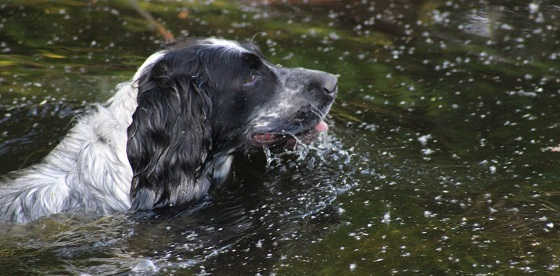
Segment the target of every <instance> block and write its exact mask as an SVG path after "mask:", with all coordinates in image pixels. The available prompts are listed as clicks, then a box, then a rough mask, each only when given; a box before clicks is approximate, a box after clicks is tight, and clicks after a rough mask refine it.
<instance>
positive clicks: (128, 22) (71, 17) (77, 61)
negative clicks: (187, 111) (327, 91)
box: [0, 0, 560, 275]
mask: <svg viewBox="0 0 560 276" xmlns="http://www.w3.org/2000/svg"><path fill="white" fill-rule="evenodd" d="M305 2H306V3H304V1H287V2H285V3H284V1H269V3H268V4H261V3H257V2H253V1H239V2H236V1H175V2H163V1H150V2H139V7H140V8H141V9H143V10H144V11H147V12H149V13H150V14H151V15H152V16H153V17H154V18H155V19H156V20H158V22H161V24H163V26H164V27H165V28H166V29H168V31H169V32H170V33H172V34H173V35H175V36H177V37H178V36H185V35H188V36H199V37H206V36H220V37H226V38H230V39H241V40H244V39H254V41H255V42H256V43H257V44H259V45H260V47H261V48H262V50H263V52H264V53H265V55H266V56H268V57H269V58H270V60H271V61H272V62H274V63H280V64H283V65H284V66H303V67H308V68H315V69H319V70H325V71H329V72H332V73H337V74H340V75H341V77H340V84H339V88H340V93H339V97H338V99H337V102H336V103H335V106H334V107H333V110H332V111H331V116H330V118H329V120H328V123H329V134H328V136H327V137H322V139H321V140H320V141H319V142H318V143H316V144H314V145H313V146H312V147H301V146H300V147H299V149H298V150H297V151H296V152H295V153H294V152H292V153H285V152H282V151H280V152H278V151H272V152H267V151H264V152H265V153H266V154H265V153H263V151H258V150H257V151H254V152H251V153H249V156H237V158H236V161H235V162H234V168H233V173H232V178H231V180H230V182H229V183H228V185H226V186H224V187H223V188H221V189H219V190H217V191H215V192H214V193H213V194H212V197H211V198H209V199H207V200H205V201H203V202H201V203H200V204H198V205H197V206H194V207H193V208H191V209H185V210H173V211H170V212H167V213H157V214H156V213H151V212H147V213H138V214H116V215H114V216H108V217H103V218H93V217H76V216H74V217H73V216H71V215H59V216H54V217H50V218H45V219H42V220H40V221H38V222H35V223H31V224H28V225H18V226H13V225H0V232H1V233H2V234H1V235H0V269H1V271H3V273H6V274H9V275H13V274H22V273H39V272H42V273H47V274H65V273H70V274H78V273H86V274H91V275H94V274H132V275H135V274H136V275H150V274H164V275H165V274H169V273H171V272H173V273H175V274H181V275H182V274H187V275H188V274H207V273H209V274H217V275H237V274H261V275H268V274H271V273H276V274H278V275H285V274H287V275H304V274H312V275H313V274H316V275H335V274H357V275H371V274H373V275H387V274H412V273H417V274H434V275H441V274H477V273H478V274H506V275H511V274H523V273H531V272H532V273H537V274H545V273H551V274H556V273H558V266H559V265H560V259H559V256H558V252H560V243H559V242H558V241H559V240H558V234H559V233H558V228H559V226H560V217H559V215H558V214H559V211H560V193H559V188H558V183H559V180H560V173H559V172H560V170H559V168H560V166H559V165H560V164H559V161H558V152H557V151H558V150H557V147H558V146H559V145H560V140H559V138H558V137H560V131H559V127H560V115H559V112H558V106H559V104H560V100H559V97H560V65H559V59H560V51H559V50H558V49H560V47H559V46H560V45H559V44H560V37H559V35H558V34H559V33H560V32H559V28H560V23H558V22H559V20H558V18H559V17H560V5H558V4H557V3H556V2H555V1H546V0H543V1H466V0H465V1H460V0H452V1H437V0H425V1H406V0H393V1H305ZM164 40H165V38H164V37H163V36H162V35H161V34H159V33H158V32H156V31H154V30H153V29H152V28H151V27H150V25H149V23H148V22H147V21H146V20H145V19H143V17H141V16H140V15H139V13H138V11H137V10H135V8H134V6H132V5H131V4H130V2H127V1H82V2H79V1H58V2H37V1H8V2H3V3H0V174H7V173H8V172H10V171H14V170H16V169H18V168H24V167H26V166H28V165H30V164H33V163H35V162H38V161H39V160H40V159H41V157H43V156H44V155H45V154H46V153H47V152H48V151H49V150H50V149H52V148H53V147H54V146H55V145H56V143H57V142H58V141H60V139H61V138H62V137H63V135H64V133H66V131H67V130H68V129H69V128H70V127H71V126H72V123H73V118H76V116H79V115H80V114H82V113H83V112H84V111H86V110H87V109H88V108H89V105H90V104H91V103H95V102H100V101H104V100H105V99H107V98H108V97H110V95H111V93H113V92H114V87H115V85H116V84H117V83H118V82H120V81H123V80H126V79H128V78H130V77H131V76H132V74H133V73H134V72H135V70H136V68H137V66H138V65H139V64H140V63H141V62H142V61H143V60H144V59H145V58H146V57H147V56H148V55H149V54H150V53H152V52H153V51H155V50H156V49H158V48H159V47H160V46H161V44H162V43H163V42H164Z"/></svg>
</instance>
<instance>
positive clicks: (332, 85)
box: [322, 73, 338, 96]
mask: <svg viewBox="0 0 560 276" xmlns="http://www.w3.org/2000/svg"><path fill="white" fill-rule="evenodd" d="M322 83H323V91H324V92H325V94H327V95H329V96H333V95H334V94H335V93H336V91H337V88H338V75H333V74H330V73H324V75H323V81H322Z"/></svg>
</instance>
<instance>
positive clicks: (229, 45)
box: [204, 38, 248, 52]
mask: <svg viewBox="0 0 560 276" xmlns="http://www.w3.org/2000/svg"><path fill="white" fill-rule="evenodd" d="M204 41H206V42H209V43H210V45H215V46H218V47H224V48H226V49H229V50H235V51H240V52H248V51H247V49H245V48H243V47H242V46H241V45H239V43H237V42H235V41H231V40H226V39H220V38H208V39H205V40H204Z"/></svg>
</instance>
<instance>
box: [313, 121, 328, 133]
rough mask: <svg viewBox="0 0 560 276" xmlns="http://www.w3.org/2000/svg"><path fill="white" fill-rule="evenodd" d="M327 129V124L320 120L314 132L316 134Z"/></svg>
mask: <svg viewBox="0 0 560 276" xmlns="http://www.w3.org/2000/svg"><path fill="white" fill-rule="evenodd" d="M328 129H329V125H327V123H325V121H323V120H321V121H320V122H319V123H318V124H317V125H316V126H315V131H317V132H324V131H327V130H328Z"/></svg>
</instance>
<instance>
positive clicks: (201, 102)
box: [0, 38, 338, 223]
mask: <svg viewBox="0 0 560 276" xmlns="http://www.w3.org/2000/svg"><path fill="white" fill-rule="evenodd" d="M337 82H338V76H336V75H333V74H330V73H326V72H322V71H316V70H309V69H304V68H283V67H280V66H276V65H273V64H271V63H270V62H268V61H267V60H266V59H265V58H264V57H263V55H262V53H261V52H260V50H259V49H258V47H256V46H255V45H254V44H252V43H240V42H235V41H230V40H225V39H217V38H208V39H197V40H191V41H188V42H183V43H177V44H176V45H173V46H171V47H168V48H167V49H165V50H161V51H159V52H156V53H155V54H153V55H151V56H150V57H149V58H148V59H147V60H146V61H145V62H144V63H143V64H142V65H141V66H140V68H139V69H138V71H137V72H136V73H135V75H134V77H133V78H132V80H130V81H128V82H124V83H121V84H119V85H118V86H117V92H116V93H115V95H114V96H113V97H112V98H110V99H109V100H108V101H107V102H106V103H105V104H97V105H95V106H93V107H92V110H90V111H89V112H87V113H86V115H83V116H81V117H80V118H78V120H77V122H76V125H75V126H73V127H72V129H71V130H70V132H69V134H67V136H66V137H65V138H64V139H63V140H62V141H61V142H60V144H58V146H56V147H55V148H54V150H53V151H52V152H50V153H49V154H48V155H47V156H46V157H45V158H44V160H43V161H42V162H40V163H39V164H37V165H34V166H32V167H30V168H28V169H24V170H22V171H19V172H16V173H15V174H13V175H11V176H9V177H8V178H7V179H5V180H4V181H3V183H0V220H3V221H7V222H12V223H26V222H29V221H32V220H36V219H38V218H40V217H44V216H48V215H51V214H56V213H62V212H72V213H83V214H94V215H100V216H102V215H107V214H111V213H114V212H122V211H127V210H131V211H136V210H150V209H158V208H165V207H173V206H178V205H181V204H186V203H189V202H195V201H196V200H199V199H200V198H201V197H203V196H205V195H206V194H207V192H208V190H209V188H210V187H211V186H212V185H219V184H220V183H223V182H224V181H225V180H226V179H227V177H228V174H229V171H230V167H231V164H232V160H233V154H234V153H235V152H239V151H244V150H247V149H248V148H254V147H257V148H258V147H263V146H272V145H278V144H281V143H283V142H286V141H287V140H294V139H298V138H301V137H309V136H313V135H316V134H317V133H320V132H324V131H326V130H327V129H328V126H327V124H326V123H325V121H324V118H325V116H326V114H327V113H328V112H329V110H330V108H331V105H332V104H333V101H334V100H335V97H336V94H337V91H338V85H337Z"/></svg>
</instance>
